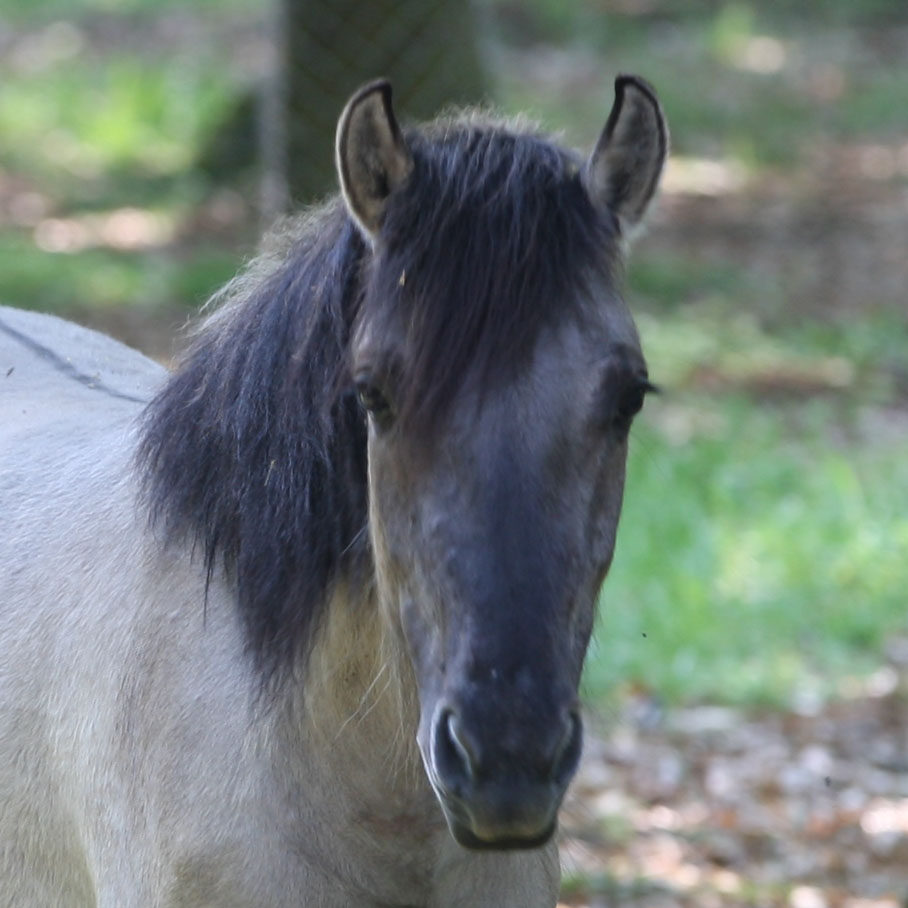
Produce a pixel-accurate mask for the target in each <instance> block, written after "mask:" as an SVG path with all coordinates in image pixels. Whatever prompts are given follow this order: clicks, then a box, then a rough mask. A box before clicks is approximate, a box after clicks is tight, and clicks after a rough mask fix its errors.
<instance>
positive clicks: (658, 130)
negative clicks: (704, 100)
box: [583, 76, 668, 231]
mask: <svg viewBox="0 0 908 908" xmlns="http://www.w3.org/2000/svg"><path fill="white" fill-rule="evenodd" d="M667 154H668V125H667V124H666V122H665V117H664V116H663V114H662V108H661V107H660V106H659V101H658V99H657V98H656V93H655V92H654V91H653V89H652V88H651V87H650V86H649V85H648V84H647V83H646V82H644V81H643V79H640V78H638V77H637V76H618V78H617V79H615V103H614V105H613V106H612V112H611V113H610V114H609V117H608V120H607V121H606V124H605V127H604V128H603V130H602V134H601V135H600V136H599V140H598V142H596V147H595V148H594V149H593V153H592V155H590V159H589V160H588V161H587V163H586V166H585V167H584V169H583V180H584V184H585V185H586V189H587V192H588V193H589V195H590V198H591V199H592V200H593V204H594V205H596V207H598V208H609V209H610V210H611V211H612V212H613V213H614V214H616V215H617V216H618V221H619V223H620V224H621V227H622V230H624V231H629V230H632V229H633V228H634V227H635V226H636V225H637V224H638V223H639V222H640V221H641V220H642V218H643V215H644V214H645V213H646V209H647V207H648V206H649V203H650V201H651V199H652V197H653V194H654V193H655V191H656V187H657V186H658V184H659V177H660V176H661V175H662V167H663V165H664V164H665V158H666V155H667Z"/></svg>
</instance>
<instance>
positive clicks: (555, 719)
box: [357, 310, 646, 847]
mask: <svg viewBox="0 0 908 908" xmlns="http://www.w3.org/2000/svg"><path fill="white" fill-rule="evenodd" d="M616 311H620V310H616ZM613 315H614V313H613ZM608 321H609V319H606V318H605V317H604V315H603V317H602V319H601V322H602V323H601V324H598V325H596V326H595V327H594V328H593V329H592V330H591V326H589V325H583V326H581V325H579V324H576V323H570V324H567V325H563V326H561V327H560V328H558V329H557V330H552V331H550V332H547V333H546V334H545V335H544V336H542V337H541V338H540V339H539V342H538V344H537V348H536V350H535V354H534V356H533V357H532V358H531V360H530V362H529V363H528V365H527V367H526V369H525V370H524V371H523V372H522V373H521V374H519V375H517V376H515V377H514V379H513V380H512V381H511V382H509V383H508V384H506V385H505V386H503V387H501V388H497V389H494V390H491V391H489V390H485V391H483V392H482V393H480V392H479V391H478V390H467V391H466V392H465V393H464V394H463V395H462V396H461V397H460V398H459V399H457V400H456V401H454V402H453V403H452V405H451V406H450V408H449V411H448V412H447V413H446V415H445V417H444V418H443V420H442V421H441V424H440V426H438V428H437V431H436V433H435V434H434V436H433V439H432V441H431V443H430V444H428V445H427V444H426V443H425V442H424V440H422V439H421V438H420V437H419V436H418V435H410V434H408V433H407V431H406V427H405V426H395V425H394V422H393V420H392V419H391V418H390V414H389V413H387V412H385V411H384V406H386V405H385V404H381V403H379V402H378V401H377V400H376V398H375V397H374V394H375V392H374V391H371V390H365V392H364V398H365V399H364V403H365V405H366V406H367V407H371V408H372V415H370V417H369V419H370V432H369V485H370V496H371V500H370V521H371V531H372V542H373V548H374V554H375V559H376V568H377V575H378V578H379V583H380V591H381V596H382V600H383V602H384V603H385V605H386V606H387V607H388V608H390V610H391V612H392V619H393V620H394V621H395V623H397V624H398V625H399V627H400V628H401V630H402V633H403V636H404V638H405V639H406V644H407V648H408V651H409V654H410V657H411V659H412V663H413V666H414V670H415V675H416V678H417V683H418V688H419V698H420V724H419V732H418V741H419V746H420V750H421V753H422V757H423V761H424V764H425V768H426V772H427V774H428V776H429V779H430V780H431V782H432V785H433V787H434V789H435V791H436V793H437V794H438V797H439V800H440V801H441V804H442V806H443V808H444V811H445V814H446V817H447V819H448V823H449V825H450V828H451V831H452V832H453V834H454V836H455V837H456V838H457V840H458V841H459V842H461V844H464V845H467V846H471V847H520V846H524V847H528V846H534V845H538V844H541V843H542V842H544V841H545V840H546V839H547V838H548V837H549V836H550V835H551V834H552V831H553V829H554V826H555V815H556V811H557V808H558V805H559V804H560V801H561V798H562V795H563V793H564V790H565V787H566V786H567V783H568V781H569V780H570V778H571V776H572V774H573V772H574V770H575V768H576V765H577V761H578V759H579V756H580V746H581V745H580V741H581V724H580V717H579V712H578V703H577V686H578V683H579V679H580V673H581V668H582V663H583V657H584V653H585V651H586V648H587V643H588V640H589V635H590V630H591V627H592V623H593V617H594V608H595V602H596V597H597V592H598V589H599V586H600V584H601V582H602V580H603V578H604V576H605V573H606V571H607V569H608V565H609V562H610V560H611V557H612V551H613V547H614V541H615V530H616V526H617V522H618V514H619V511H620V507H621V497H622V490H623V484H624V464H625V456H626V441H627V431H628V428H629V423H630V418H631V416H632V415H633V413H634V412H635V411H636V410H637V409H639V407H640V404H641V403H642V396H643V393H644V390H645V388H646V378H645V370H644V367H643V361H642V357H641V355H640V352H639V347H638V346H637V343H636V340H635V336H634V334H633V329H632V327H631V325H630V322H629V320H628V321H625V322H623V323H622V325H621V329H622V330H621V332H620V335H621V340H620V341H618V340H615V339H614V337H615V331H614V330H610V327H611V326H610V325H608V324H607V322H608ZM610 321H612V322H614V321H616V319H615V318H614V317H613V318H611V319H610ZM367 338H368V332H364V333H363V344H362V346H361V347H360V348H359V350H358V351H357V353H358V362H359V363H360V364H361V365H362V366H365V364H367V363H368V362H369V361H370V357H371V356H372V354H373V351H371V350H370V349H369V346H368V339H367ZM384 393H387V392H384ZM370 395H372V396H370Z"/></svg>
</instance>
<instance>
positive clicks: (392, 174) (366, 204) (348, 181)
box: [336, 79, 413, 240]
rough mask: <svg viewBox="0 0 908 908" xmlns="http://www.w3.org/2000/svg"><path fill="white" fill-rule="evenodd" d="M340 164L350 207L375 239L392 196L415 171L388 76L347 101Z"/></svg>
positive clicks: (340, 133) (339, 132)
mask: <svg viewBox="0 0 908 908" xmlns="http://www.w3.org/2000/svg"><path fill="white" fill-rule="evenodd" d="M336 162H337V174H338V178H339V180H340V186H341V191H342V192H343V194H344V201H345V202H346V203H347V209H348V210H349V212H350V214H351V215H352V216H353V219H354V220H355V221H356V222H357V224H359V226H360V228H362V230H363V232H364V233H365V234H366V237H367V238H368V239H370V240H372V239H374V238H375V237H376V236H377V234H378V229H379V227H380V226H381V220H382V215H383V213H384V210H385V203H386V202H387V200H388V196H389V195H391V193H392V192H393V191H394V190H395V189H396V188H397V187H398V186H400V184H401V183H403V182H404V180H406V178H407V177H408V176H409V175H410V171H411V170H412V169H413V157H412V155H411V154H410V149H409V148H407V143H406V142H405V141H404V137H403V135H402V134H401V131H400V127H399V126H398V125H397V119H396V117H395V116H394V111H393V109H392V108H391V84H390V83H389V82H387V81H386V80H384V79H380V80H378V81H376V82H370V83H369V84H368V85H364V86H363V87H362V88H360V89H359V91H357V92H356V94H354V95H353V97H352V98H350V100H349V101H348V102H347V106H346V107H345V108H344V112H343V113H342V114H341V117H340V120H339V121H338V124H337V145H336Z"/></svg>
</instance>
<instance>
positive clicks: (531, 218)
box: [361, 115, 619, 432]
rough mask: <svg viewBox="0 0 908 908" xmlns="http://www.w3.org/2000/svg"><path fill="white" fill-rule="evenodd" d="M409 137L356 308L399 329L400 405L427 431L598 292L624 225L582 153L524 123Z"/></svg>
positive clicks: (448, 128) (448, 127) (479, 122)
mask: <svg viewBox="0 0 908 908" xmlns="http://www.w3.org/2000/svg"><path fill="white" fill-rule="evenodd" d="M408 142H409V145H410V147H411V150H412V153H413V157H414V169H413V172H412V174H411V176H410V178H409V180H408V183H407V185H406V186H405V187H404V188H403V190H402V191H401V192H400V193H398V194H397V195H394V196H392V197H391V198H390V199H389V202H388V206H387V209H386V212H385V217H384V221H383V224H382V229H381V237H380V244H379V255H378V257H377V261H376V267H375V268H374V269H373V270H372V273H371V276H370V281H369V284H368V286H367V288H366V294H365V300H364V303H363V305H362V308H361V317H364V318H369V319H370V324H371V327H372V330H373V332H374V331H375V330H376V328H377V330H378V331H379V332H380V331H381V330H382V327H381V326H382V325H387V326H391V325H394V324H395V323H397V324H401V323H403V324H405V325H406V326H407V332H408V336H407V338H406V348H407V355H406V356H405V357H404V358H403V361H402V362H401V363H400V364H399V365H400V366H401V368H402V374H400V375H399V376H398V381H397V382H396V385H397V392H398V393H397V397H396V399H395V405H396V408H397V410H398V415H399V418H401V419H402V420H407V419H412V420H413V421H414V423H415V425H414V429H415V430H416V431H423V432H426V431H431V429H432V428H433V426H434V425H435V424H436V423H437V422H438V417H439V416H440V415H441V414H443V413H444V412H445V410H446V407H447V405H448V404H449V402H450V401H451V400H452V399H453V398H454V397H455V396H456V394H457V392H458V390H459V389H460V388H461V387H462V386H463V383H464V381H465V378H466V377H467V376H468V375H470V374H472V375H473V376H474V377H477V378H478V380H479V382H480V383H481V385H482V386H489V385H494V384H495V383H496V382H498V381H500V380H502V379H504V378H506V377H507V376H509V375H511V374H514V373H515V372H517V371H519V369H520V366H521V364H522V363H524V362H526V359H527V357H528V356H529V355H530V354H531V352H532V349H533V346H534V344H535V342H536V339H537V338H538V337H539V335H540V332H541V330H542V329H543V327H544V326H546V325H549V326H551V325H555V324H557V323H558V322H559V321H560V320H561V319H564V318H565V317H567V316H568V314H570V313H574V314H577V313H579V312H581V311H582V310H583V308H584V307H585V306H588V305H591V304H599V303H600V302H601V301H600V300H599V299H597V297H598V296H599V294H600V293H601V291H602V290H603V289H608V288H610V287H611V286H612V284H613V283H614V279H613V273H614V270H615V268H616V266H617V263H618V258H619V256H618V251H619V248H618V225H617V222H616V221H615V220H614V219H612V218H610V217H609V215H608V213H605V214H603V213H602V212H599V211H597V210H596V209H594V207H593V205H592V203H591V202H590V200H589V197H588V195H587V193H586V191H585V189H584V188H583V185H582V182H581V178H580V168H581V162H580V160H579V159H578V158H577V157H576V156H575V155H574V154H573V153H571V152H568V151H565V150H564V149H562V148H561V147H559V146H558V145H556V144H555V143H553V142H552V141H551V140H550V139H549V138H548V137H546V136H544V135H542V134H540V133H539V132H537V131H536V130H535V128H534V126H533V124H531V123H526V122H522V121H495V120H489V119H488V118H485V117H482V116H477V115H473V116H466V117H462V118H460V119H451V120H442V121H437V122H436V123H434V124H432V126H431V127H430V128H429V129H426V130H423V131H414V132H411V133H410V134H408ZM389 307H398V309H400V308H401V307H402V309H403V317H402V318H398V319H396V320H395V319H394V318H391V317H388V316H389V315H390V313H388V312H387V309H388V308H389ZM388 346H389V347H392V346H393V341H390V342H389V343H388Z"/></svg>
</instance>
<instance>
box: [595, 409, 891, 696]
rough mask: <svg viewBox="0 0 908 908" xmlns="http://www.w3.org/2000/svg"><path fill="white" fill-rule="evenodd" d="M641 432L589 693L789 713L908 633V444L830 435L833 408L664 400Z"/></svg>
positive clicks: (835, 423)
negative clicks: (797, 700) (803, 693)
mask: <svg viewBox="0 0 908 908" xmlns="http://www.w3.org/2000/svg"><path fill="white" fill-rule="evenodd" d="M648 409H649V415H644V416H643V417H642V418H641V420H640V423H639V424H638V427H637V428H636V429H635V431H634V435H633V445H632V454H631V458H630V463H629V470H628V481H627V492H626V503H625V508H624V514H623V517H622V523H621V529H620V533H619V544H618V548H617V552H616V557H615V563H614V566H613V568H612V572H611V575H610V576H609V578H608V580H607V581H606V584H605V587H604V591H603V597H602V614H601V621H600V625H599V629H598V632H597V637H596V643H595V644H594V647H593V650H592V652H591V656H590V659H589V663H588V667H587V675H586V690H587V694H588V696H589V697H590V698H592V699H594V700H595V699H600V698H602V697H604V696H606V695H608V694H609V692H612V693H614V692H615V691H616V690H618V691H620V690H621V689H622V687H623V686H626V685H629V684H630V685H634V686H636V687H642V688H643V689H645V690H648V691H652V692H653V693H655V694H657V695H659V696H660V697H663V698H665V699H667V700H671V701H678V700H690V699H695V700H710V701H727V702H744V703H753V702H766V703H780V702H785V701H786V700H787V699H788V698H789V697H790V696H791V695H792V693H793V692H794V691H797V690H802V689H803V688H804V687H807V688H809V689H810V690H813V691H816V692H817V693H819V694H821V695H827V696H828V695H834V694H835V693H836V691H837V684H838V682H840V681H842V679H843V678H845V677H853V676H860V675H861V674H863V673H867V672H869V671H871V670H872V669H873V668H875V667H876V666H877V665H878V664H879V659H880V652H881V647H882V644H883V642H884V640H885V638H886V636H887V635H888V634H890V633H893V632H896V631H901V632H905V631H908V610H906V599H905V590H908V492H906V490H908V435H903V436H902V438H901V440H899V441H895V442H892V443H885V442H878V443H877V444H874V445H867V444H857V443H850V442H847V441H845V440H843V439H842V438H841V437H839V438H838V440H836V439H837V436H839V435H840V433H839V432H838V431H837V430H838V429H839V428H840V420H841V418H842V417H841V414H840V412H839V409H840V408H839V406H838V405H836V404H833V403H830V402H828V401H822V400H815V401H810V402H806V403H801V404H798V405H785V406H781V407H774V406H766V405H763V406H759V405H755V402H754V401H753V400H750V399H747V398H745V397H738V396H735V395H723V396H719V397H715V396H712V397H703V396H696V395H686V394H684V393H679V394H677V395H671V394H670V395H668V396H667V398H666V399H665V400H663V401H659V402H657V403H656V404H655V405H654V406H650V405H648Z"/></svg>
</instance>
